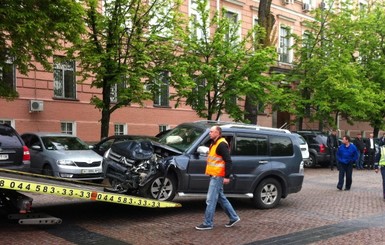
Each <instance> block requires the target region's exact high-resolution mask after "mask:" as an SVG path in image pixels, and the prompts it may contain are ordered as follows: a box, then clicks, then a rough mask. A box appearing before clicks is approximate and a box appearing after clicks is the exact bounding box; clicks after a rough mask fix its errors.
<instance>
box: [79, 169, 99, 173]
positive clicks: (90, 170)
mask: <svg viewBox="0 0 385 245" xmlns="http://www.w3.org/2000/svg"><path fill="white" fill-rule="evenodd" d="M97 173H101V171H99V170H98V169H82V174H97Z"/></svg>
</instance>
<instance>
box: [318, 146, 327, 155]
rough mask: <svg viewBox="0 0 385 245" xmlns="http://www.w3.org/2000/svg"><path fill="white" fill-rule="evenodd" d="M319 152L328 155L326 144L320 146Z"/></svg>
mask: <svg viewBox="0 0 385 245" xmlns="http://www.w3.org/2000/svg"><path fill="white" fill-rule="evenodd" d="M319 152H320V153H326V146H325V145H324V144H320V145H319Z"/></svg>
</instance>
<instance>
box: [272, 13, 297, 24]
mask: <svg viewBox="0 0 385 245" xmlns="http://www.w3.org/2000/svg"><path fill="white" fill-rule="evenodd" d="M277 17H278V18H279V19H283V20H287V21H290V22H293V23H294V22H296V21H297V20H296V19H293V18H290V17H287V16H284V15H281V14H278V15H277Z"/></svg>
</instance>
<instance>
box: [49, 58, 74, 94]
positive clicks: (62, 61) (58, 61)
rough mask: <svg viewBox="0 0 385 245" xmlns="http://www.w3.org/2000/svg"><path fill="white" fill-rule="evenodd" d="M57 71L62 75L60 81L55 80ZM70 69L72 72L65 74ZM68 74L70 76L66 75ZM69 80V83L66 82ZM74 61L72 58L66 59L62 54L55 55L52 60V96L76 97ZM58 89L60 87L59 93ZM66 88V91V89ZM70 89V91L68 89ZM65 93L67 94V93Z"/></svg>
mask: <svg viewBox="0 0 385 245" xmlns="http://www.w3.org/2000/svg"><path fill="white" fill-rule="evenodd" d="M68 67H71V69H68ZM57 71H59V72H60V74H61V75H62V77H61V81H59V80H56V79H57V78H58V77H57V76H58V74H57V73H56V72H57ZM68 71H70V72H71V73H72V74H71V75H67V76H66V72H68ZM68 76H70V77H68ZM67 78H68V79H71V80H72V81H69V80H68V79H67ZM68 82H70V84H69V85H67V83H68ZM59 83H60V85H61V88H59V86H58V85H59ZM76 86H77V84H76V62H75V60H72V59H66V58H65V57H63V56H59V55H55V56H54V61H53V92H54V98H57V99H70V100H71V99H73V100H75V99H76V94H77V91H76ZM59 89H61V90H62V91H61V94H60V95H59V92H58V91H59ZM67 89H68V92H67V91H66V90H67ZM70 89H71V91H70ZM67 93H68V94H69V95H67Z"/></svg>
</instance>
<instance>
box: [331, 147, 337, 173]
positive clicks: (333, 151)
mask: <svg viewBox="0 0 385 245" xmlns="http://www.w3.org/2000/svg"><path fill="white" fill-rule="evenodd" d="M336 156H337V148H331V149H330V169H333V168H334V165H336V163H337V160H336V159H337V157H336ZM337 167H338V165H337Z"/></svg>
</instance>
